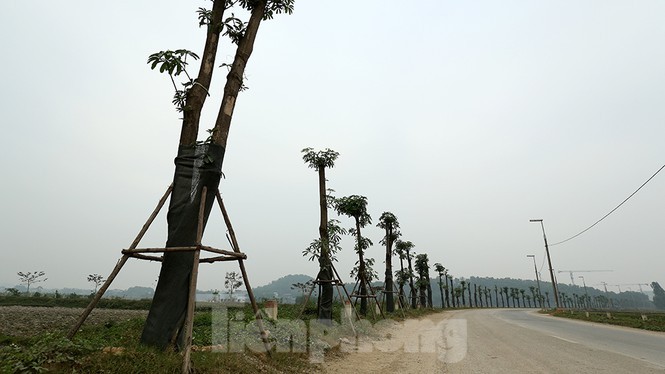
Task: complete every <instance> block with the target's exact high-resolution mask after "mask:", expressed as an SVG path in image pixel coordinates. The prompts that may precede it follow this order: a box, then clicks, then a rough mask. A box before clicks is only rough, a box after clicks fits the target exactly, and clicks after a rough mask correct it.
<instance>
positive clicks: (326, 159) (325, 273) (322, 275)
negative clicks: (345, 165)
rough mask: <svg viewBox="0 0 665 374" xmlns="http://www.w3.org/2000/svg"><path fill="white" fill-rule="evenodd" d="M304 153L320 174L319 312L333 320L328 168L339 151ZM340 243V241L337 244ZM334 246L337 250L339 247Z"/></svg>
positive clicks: (327, 149)
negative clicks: (327, 186) (327, 187)
mask: <svg viewBox="0 0 665 374" xmlns="http://www.w3.org/2000/svg"><path fill="white" fill-rule="evenodd" d="M302 153H303V156H302V158H303V161H305V163H306V164H307V166H308V167H310V168H312V169H314V170H316V172H317V173H318V176H319V209H320V219H319V242H318V248H319V251H318V253H319V256H318V260H319V274H318V276H317V278H318V280H319V281H320V282H321V294H320V295H319V303H318V305H319V312H318V314H319V319H321V320H332V302H333V297H334V292H333V285H332V280H333V278H334V277H333V268H332V261H333V260H332V253H331V242H330V240H331V238H330V236H331V233H330V228H331V226H330V224H331V223H330V222H329V221H328V205H329V200H330V199H329V197H328V195H327V193H326V192H327V189H326V168H328V169H329V168H332V167H333V166H335V160H336V159H337V157H338V156H339V153H337V152H335V151H333V150H332V149H329V148H326V149H324V150H323V151H314V149H312V148H305V149H303V150H302ZM333 225H334V223H333ZM339 233H341V231H339V230H337V234H339ZM333 234H335V233H333ZM312 244H314V243H312ZM338 244H339V242H338V243H337V245H338ZM311 246H312V245H310V248H311ZM334 248H335V250H336V249H337V248H338V247H334Z"/></svg>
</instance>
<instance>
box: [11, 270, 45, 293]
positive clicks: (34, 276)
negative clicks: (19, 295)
mask: <svg viewBox="0 0 665 374" xmlns="http://www.w3.org/2000/svg"><path fill="white" fill-rule="evenodd" d="M16 274H17V275H18V279H19V281H20V282H21V283H22V284H25V285H26V286H27V287H28V289H27V290H26V294H28V295H30V285H32V284H35V283H40V282H46V281H47V280H48V278H43V279H42V277H43V276H45V275H46V273H45V272H43V271H27V272H22V271H19V272H18V273H16Z"/></svg>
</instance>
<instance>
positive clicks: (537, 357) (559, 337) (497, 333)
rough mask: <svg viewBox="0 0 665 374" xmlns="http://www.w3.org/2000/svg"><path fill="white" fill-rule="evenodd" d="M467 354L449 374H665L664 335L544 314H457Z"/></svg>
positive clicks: (447, 366) (450, 365)
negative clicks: (463, 333)
mask: <svg viewBox="0 0 665 374" xmlns="http://www.w3.org/2000/svg"><path fill="white" fill-rule="evenodd" d="M451 318H453V319H457V320H464V321H466V326H467V329H466V335H467V339H466V342H467V347H466V355H465V356H464V358H463V359H462V360H461V361H459V362H454V363H446V364H445V368H444V372H447V373H665V334H664V333H655V332H648V331H641V330H634V329H629V328H622V327H614V326H605V325H600V324H592V323H586V322H580V321H573V320H568V319H564V318H556V317H550V316H545V315H540V314H537V313H535V312H533V311H532V310H531V311H529V310H519V309H498V310H497V309H495V310H490V309H488V310H468V311H459V312H455V314H454V315H453V316H451Z"/></svg>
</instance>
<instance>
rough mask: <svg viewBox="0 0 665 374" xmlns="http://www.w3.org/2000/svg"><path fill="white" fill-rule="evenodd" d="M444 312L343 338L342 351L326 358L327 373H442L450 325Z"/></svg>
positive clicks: (383, 324)
mask: <svg viewBox="0 0 665 374" xmlns="http://www.w3.org/2000/svg"><path fill="white" fill-rule="evenodd" d="M449 316H450V314H448V313H445V312H442V313H435V314H430V315H427V316H425V317H422V318H419V319H410V320H407V321H403V322H395V321H382V322H379V323H377V324H376V325H374V330H375V331H374V334H371V335H372V336H365V337H361V338H359V339H354V338H352V337H349V338H343V339H340V343H341V344H340V351H342V352H345V353H342V354H337V355H334V356H326V362H325V363H322V364H321V369H322V371H323V372H324V373H331V374H332V373H355V374H360V373H382V372H385V373H400V374H401V373H418V374H423V373H440V372H442V371H443V370H444V367H445V366H444V363H445V362H446V352H447V351H448V350H449V348H447V338H446V335H447V334H449V333H450V332H449V331H448V330H449V329H448V328H447V327H446V326H449V325H448V324H447V321H446V320H447V319H448V318H449Z"/></svg>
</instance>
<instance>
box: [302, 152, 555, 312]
mask: <svg viewBox="0 0 665 374" xmlns="http://www.w3.org/2000/svg"><path fill="white" fill-rule="evenodd" d="M302 152H303V160H304V161H305V163H306V164H307V165H308V166H309V167H310V168H313V169H314V170H316V171H317V172H318V177H319V207H320V213H321V214H320V221H319V237H318V238H317V239H315V240H314V241H312V243H311V244H310V245H309V246H308V247H307V248H306V249H305V250H304V251H303V255H304V256H308V257H309V259H310V260H312V261H314V260H316V261H318V263H319V273H318V275H317V279H316V281H315V283H316V284H318V286H319V289H320V291H321V292H320V293H319V295H318V297H319V300H318V316H319V318H320V319H331V317H332V302H333V298H334V292H333V287H334V284H335V282H336V281H338V280H339V275H338V274H337V273H336V269H335V268H334V266H333V262H335V261H336V257H335V256H336V254H337V252H339V251H340V250H341V247H340V243H341V239H342V236H343V235H345V234H350V235H352V236H353V237H354V239H355V252H356V254H357V255H358V260H357V261H356V265H355V267H354V268H353V270H352V271H351V274H350V275H351V277H352V278H353V279H355V280H356V282H357V283H356V286H357V291H358V292H357V293H353V294H352V296H353V297H355V298H357V299H359V301H360V310H359V312H360V314H361V315H366V314H367V310H368V302H369V300H370V299H371V298H372V297H374V296H375V295H376V294H375V292H377V291H381V292H382V293H383V296H384V298H385V307H386V310H387V311H388V312H394V311H395V309H396V305H397V306H398V307H399V306H400V305H401V306H403V307H406V306H410V307H411V308H418V307H425V308H427V307H429V308H432V307H433V305H432V304H433V303H432V284H431V279H430V272H429V270H430V265H429V258H428V255H427V254H426V253H420V254H415V252H414V247H415V246H414V244H413V243H412V242H411V241H406V240H402V239H401V236H402V234H401V232H400V230H399V229H400V224H399V221H398V219H397V217H396V216H395V214H393V213H391V212H389V211H384V212H383V213H382V214H381V216H380V217H379V222H378V224H377V226H378V227H379V228H381V229H383V230H384V231H385V235H384V237H383V238H382V239H381V242H380V243H381V244H382V245H383V246H385V273H384V274H385V278H384V282H383V285H382V286H381V287H379V289H375V288H374V287H372V282H374V281H377V280H378V279H379V278H378V273H377V271H375V270H374V264H375V260H374V259H373V258H369V257H366V255H365V251H366V250H367V249H368V248H369V247H370V246H371V245H373V243H372V241H371V240H370V239H369V238H367V237H364V236H363V234H362V230H363V229H364V228H365V227H366V226H367V225H369V224H371V223H372V217H371V216H370V214H369V213H368V211H367V198H366V197H365V196H360V195H350V196H344V197H334V196H333V195H332V192H333V190H330V189H328V188H327V187H326V182H327V179H326V169H328V168H332V167H333V166H334V165H335V160H336V159H337V157H338V156H339V153H337V152H335V151H333V150H331V149H325V150H322V151H314V150H313V149H312V148H305V149H303V150H302ZM328 209H331V210H334V211H336V212H337V214H338V215H340V216H347V217H350V218H352V219H353V221H354V227H352V228H351V229H349V230H346V229H344V228H342V227H341V226H340V224H341V222H340V221H339V220H337V219H330V218H329V217H328ZM394 256H398V257H399V262H400V263H399V265H400V268H399V270H397V271H395V272H394V277H393V266H392V260H393V257H394ZM434 269H435V270H436V272H437V273H438V286H439V291H440V294H441V307H448V308H450V307H453V308H454V307H464V306H468V307H490V306H495V307H496V306H501V307H513V306H514V307H527V306H528V307H541V308H542V307H544V304H545V301H546V300H547V303H548V304H549V297H545V296H542V295H541V294H540V292H536V288H535V287H531V288H530V291H531V292H530V294H527V293H526V291H525V290H524V289H517V288H509V287H498V286H495V287H494V297H493V296H492V290H491V289H489V288H487V287H478V286H477V285H472V284H471V283H469V282H467V281H464V280H461V281H459V282H458V284H457V285H455V284H454V283H453V280H454V279H453V277H452V276H451V275H450V274H448V270H447V269H446V268H445V267H444V266H443V265H441V263H435V264H434ZM467 295H468V297H467ZM499 300H500V303H501V304H499ZM444 301H445V302H444ZM548 307H549V305H548Z"/></svg>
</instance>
